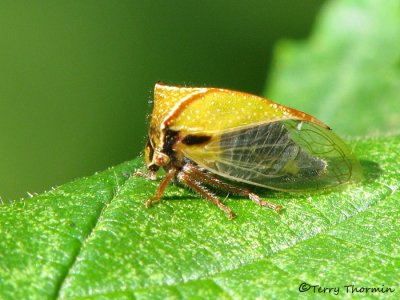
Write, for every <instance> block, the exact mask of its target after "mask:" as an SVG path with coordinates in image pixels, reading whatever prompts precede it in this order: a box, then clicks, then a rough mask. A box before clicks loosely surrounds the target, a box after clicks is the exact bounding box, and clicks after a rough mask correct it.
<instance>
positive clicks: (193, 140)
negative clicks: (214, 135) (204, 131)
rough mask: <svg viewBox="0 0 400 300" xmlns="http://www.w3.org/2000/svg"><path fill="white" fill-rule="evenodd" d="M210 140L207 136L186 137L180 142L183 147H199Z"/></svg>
mask: <svg viewBox="0 0 400 300" xmlns="http://www.w3.org/2000/svg"><path fill="white" fill-rule="evenodd" d="M210 139H211V136H208V135H190V134H189V135H187V136H185V138H184V139H183V140H182V143H184V144H185V145H188V146H191V145H200V144H203V143H205V142H208V141H209V140H210Z"/></svg>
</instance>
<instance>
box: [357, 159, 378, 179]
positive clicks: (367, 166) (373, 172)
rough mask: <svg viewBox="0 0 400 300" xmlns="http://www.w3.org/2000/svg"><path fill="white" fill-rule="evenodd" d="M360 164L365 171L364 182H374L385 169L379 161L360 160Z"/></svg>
mask: <svg viewBox="0 0 400 300" xmlns="http://www.w3.org/2000/svg"><path fill="white" fill-rule="evenodd" d="M360 164H361V168H362V170H363V173H364V182H367V183H368V182H374V181H376V180H377V179H378V178H379V177H380V176H381V175H382V174H383V170H382V168H381V167H380V166H379V164H378V163H377V162H374V161H371V160H360Z"/></svg>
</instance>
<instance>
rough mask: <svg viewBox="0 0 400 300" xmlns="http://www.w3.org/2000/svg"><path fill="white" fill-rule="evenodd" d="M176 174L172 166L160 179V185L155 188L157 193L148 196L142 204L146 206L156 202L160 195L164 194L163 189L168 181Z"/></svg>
mask: <svg viewBox="0 0 400 300" xmlns="http://www.w3.org/2000/svg"><path fill="white" fill-rule="evenodd" d="M175 174H176V169H174V168H172V169H170V170H169V171H168V173H167V174H166V175H165V176H164V178H163V179H162V180H161V182H160V185H159V186H158V188H157V193H156V195H155V196H154V197H152V198H150V199H149V200H147V201H146V202H145V203H144V204H145V205H146V206H147V207H151V205H152V204H153V203H154V202H157V201H159V200H160V199H161V197H162V195H163V194H164V191H165V189H166V187H167V186H168V184H169V183H170V181H171V180H172V179H173V178H174V177H175Z"/></svg>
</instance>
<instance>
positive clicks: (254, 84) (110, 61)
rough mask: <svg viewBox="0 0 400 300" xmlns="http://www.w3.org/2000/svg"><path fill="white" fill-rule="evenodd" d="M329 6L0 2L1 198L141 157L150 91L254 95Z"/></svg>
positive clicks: (317, 0)
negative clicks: (274, 60) (276, 54)
mask: <svg viewBox="0 0 400 300" xmlns="http://www.w3.org/2000/svg"><path fill="white" fill-rule="evenodd" d="M323 2H324V1H321V0H309V1H289V0H284V1H275V0H269V1H265V0H264V1H263V0H258V1H254V0H251V1H240V2H239V1H237V2H233V1H231V2H227V1H222V0H217V1H216V0H207V1H174V2H171V1H169V2H167V1H99V0H96V1H94V0H90V1H89V0H87V1H34V2H27V1H2V2H1V4H0V37H1V43H2V46H1V47H0V70H1V71H0V112H1V118H0V126H1V139H0V165H1V168H0V196H1V197H2V198H3V200H5V199H15V198H19V197H23V196H26V192H31V193H32V192H42V191H44V190H46V189H49V188H50V187H52V186H55V185H58V184H61V183H64V182H66V181H69V180H71V179H73V178H76V177H81V176H85V175H90V174H92V173H93V172H95V171H98V170H102V169H105V168H106V167H108V166H112V165H115V164H117V163H120V162H122V161H125V160H129V159H132V158H134V157H136V156H137V155H138V154H139V153H140V151H141V150H142V148H143V144H144V140H145V136H146V129H147V128H146V127H147V124H146V114H148V112H149V105H148V101H149V100H150V99H151V97H152V89H153V86H154V84H155V82H156V81H158V80H161V81H164V82H166V83H170V84H177V85H178V84H180V85H182V84H186V85H192V86H195V85H196V86H219V87H226V88H232V89H236V90H242V91H248V92H251V93H255V94H261V93H262V90H263V88H264V84H265V79H266V74H267V71H268V68H269V66H270V62H271V57H272V49H273V47H274V43H275V42H276V41H277V40H279V39H281V38H292V39H293V38H294V39H296V38H304V37H306V36H307V35H308V33H309V31H310V29H311V27H312V25H313V22H314V18H315V15H316V13H317V12H318V10H319V9H320V7H321V5H322V4H323Z"/></svg>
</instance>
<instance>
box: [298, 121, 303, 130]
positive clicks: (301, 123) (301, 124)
mask: <svg viewBox="0 0 400 300" xmlns="http://www.w3.org/2000/svg"><path fill="white" fill-rule="evenodd" d="M301 127H303V122H300V123H299V124H297V130H301Z"/></svg>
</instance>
